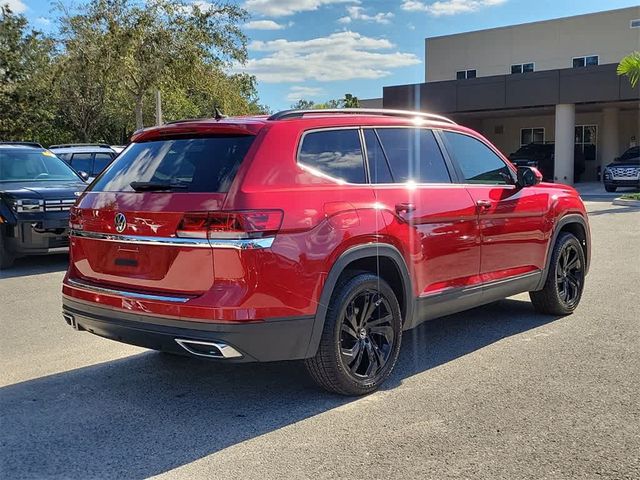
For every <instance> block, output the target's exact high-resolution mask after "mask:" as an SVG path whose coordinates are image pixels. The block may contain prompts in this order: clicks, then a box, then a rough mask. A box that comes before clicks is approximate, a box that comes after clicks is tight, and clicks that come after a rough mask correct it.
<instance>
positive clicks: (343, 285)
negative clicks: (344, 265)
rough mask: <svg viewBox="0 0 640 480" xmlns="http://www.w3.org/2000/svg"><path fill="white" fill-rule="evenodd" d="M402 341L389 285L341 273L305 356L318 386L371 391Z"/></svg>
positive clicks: (373, 277) (392, 362) (384, 376)
mask: <svg viewBox="0 0 640 480" xmlns="http://www.w3.org/2000/svg"><path fill="white" fill-rule="evenodd" d="M401 341H402V313H401V311H400V305H399V304H398V300H397V298H396V295H395V293H394V291H393V289H392V288H391V287H390V286H389V284H388V283H387V282H385V281H384V279H382V278H380V277H379V276H377V275H374V274H372V273H368V272H361V273H360V272H345V274H344V275H343V278H342V279H341V280H340V281H339V282H338V284H337V285H336V286H335V288H334V291H333V294H332V296H331V301H330V302H329V305H328V308H327V313H326V316H325V320H324V327H323V330H322V336H321V338H320V344H319V345H318V350H317V351H316V354H315V355H314V356H313V357H311V358H307V359H306V360H305V366H306V368H307V371H308V372H309V374H310V375H311V377H312V378H313V379H314V380H315V382H316V383H317V384H318V385H320V386H321V387H323V388H325V389H326V390H328V391H330V392H335V393H339V394H342V395H366V394H368V393H372V392H374V391H376V390H377V389H378V388H379V387H380V385H382V383H383V382H384V381H385V380H386V379H387V378H388V377H389V375H391V372H392V371H393V368H394V367H395V364H396V362H397V361H398V355H399V353H400V344H401Z"/></svg>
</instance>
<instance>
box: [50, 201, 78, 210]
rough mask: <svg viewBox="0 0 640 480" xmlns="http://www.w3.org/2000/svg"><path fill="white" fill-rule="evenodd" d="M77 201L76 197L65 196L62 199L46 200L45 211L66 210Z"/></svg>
mask: <svg viewBox="0 0 640 480" xmlns="http://www.w3.org/2000/svg"><path fill="white" fill-rule="evenodd" d="M74 203H76V199H75V198H63V199H60V200H45V201H44V211H45V212H64V211H67V210H69V209H71V207H73V204H74Z"/></svg>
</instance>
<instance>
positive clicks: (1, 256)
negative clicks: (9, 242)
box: [0, 230, 16, 270]
mask: <svg viewBox="0 0 640 480" xmlns="http://www.w3.org/2000/svg"><path fill="white" fill-rule="evenodd" d="M15 259H16V256H15V255H14V254H13V252H10V251H8V250H7V247H6V245H5V239H4V232H2V230H0V270H4V269H6V268H10V267H11V266H12V265H13V262H14V260H15Z"/></svg>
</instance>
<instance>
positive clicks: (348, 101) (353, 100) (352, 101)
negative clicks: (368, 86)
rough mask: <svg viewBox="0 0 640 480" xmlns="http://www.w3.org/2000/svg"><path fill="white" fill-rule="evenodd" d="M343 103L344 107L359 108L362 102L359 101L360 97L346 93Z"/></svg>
mask: <svg viewBox="0 0 640 480" xmlns="http://www.w3.org/2000/svg"><path fill="white" fill-rule="evenodd" d="M342 104H343V105H344V108H359V107H360V102H359V101H358V97H354V96H353V95H351V94H350V93H345V95H344V100H342Z"/></svg>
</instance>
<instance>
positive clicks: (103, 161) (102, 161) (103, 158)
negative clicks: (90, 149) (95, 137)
mask: <svg viewBox="0 0 640 480" xmlns="http://www.w3.org/2000/svg"><path fill="white" fill-rule="evenodd" d="M112 158H113V157H112V156H111V154H110V153H96V157H95V160H94V162H93V175H98V174H99V173H100V172H102V170H104V169H105V168H107V165H109V163H110V162H111V159H112Z"/></svg>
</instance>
